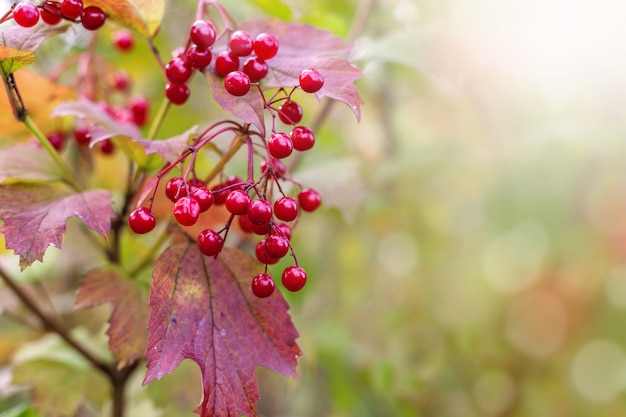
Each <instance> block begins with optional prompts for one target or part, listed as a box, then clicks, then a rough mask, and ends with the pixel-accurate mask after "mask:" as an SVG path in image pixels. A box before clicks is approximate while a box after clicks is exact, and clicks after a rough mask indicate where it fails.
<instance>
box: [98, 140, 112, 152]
mask: <svg viewBox="0 0 626 417" xmlns="http://www.w3.org/2000/svg"><path fill="white" fill-rule="evenodd" d="M98 149H100V152H101V153H102V154H104V155H112V154H113V152H115V145H114V144H113V142H112V141H111V139H105V140H102V141H100V142H98Z"/></svg>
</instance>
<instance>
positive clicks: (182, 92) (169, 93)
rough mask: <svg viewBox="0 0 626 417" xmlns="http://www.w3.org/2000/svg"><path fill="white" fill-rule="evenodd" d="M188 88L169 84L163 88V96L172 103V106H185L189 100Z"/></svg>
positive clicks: (183, 85)
mask: <svg viewBox="0 0 626 417" xmlns="http://www.w3.org/2000/svg"><path fill="white" fill-rule="evenodd" d="M190 93H191V92H190V91H189V87H187V85H186V84H174V83H169V84H168V85H166V86H165V96H166V97H167V99H168V100H169V101H170V102H172V104H176V105H179V106H180V105H181V104H185V102H186V101H187V99H188V98H189V94H190Z"/></svg>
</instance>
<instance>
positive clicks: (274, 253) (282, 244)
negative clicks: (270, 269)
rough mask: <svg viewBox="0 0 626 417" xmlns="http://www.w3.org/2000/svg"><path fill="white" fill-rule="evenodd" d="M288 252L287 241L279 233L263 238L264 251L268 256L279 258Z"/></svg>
mask: <svg viewBox="0 0 626 417" xmlns="http://www.w3.org/2000/svg"><path fill="white" fill-rule="evenodd" d="M287 252H289V241H288V240H287V239H286V238H284V237H282V236H279V235H270V236H269V237H268V238H267V239H265V253H267V255H268V256H269V257H270V258H277V259H280V258H282V257H283V256H285V255H286V254H287Z"/></svg>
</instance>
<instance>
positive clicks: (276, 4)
mask: <svg viewBox="0 0 626 417" xmlns="http://www.w3.org/2000/svg"><path fill="white" fill-rule="evenodd" d="M249 1H250V3H252V4H254V5H256V6H258V7H259V8H260V9H261V10H263V11H264V12H265V13H266V14H268V15H270V16H276V17H277V18H279V19H282V20H291V8H290V7H289V6H288V5H287V4H285V2H282V1H280V0H249Z"/></svg>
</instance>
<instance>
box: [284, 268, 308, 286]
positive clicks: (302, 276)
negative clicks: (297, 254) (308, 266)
mask: <svg viewBox="0 0 626 417" xmlns="http://www.w3.org/2000/svg"><path fill="white" fill-rule="evenodd" d="M281 282H282V283H283V287H285V288H286V289H287V290H289V291H291V292H295V291H300V290H301V289H302V287H304V284H306V271H305V270H304V269H302V268H300V267H298V266H288V267H287V268H285V270H284V271H283V274H282V276H281Z"/></svg>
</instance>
